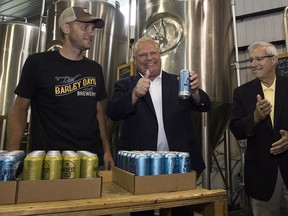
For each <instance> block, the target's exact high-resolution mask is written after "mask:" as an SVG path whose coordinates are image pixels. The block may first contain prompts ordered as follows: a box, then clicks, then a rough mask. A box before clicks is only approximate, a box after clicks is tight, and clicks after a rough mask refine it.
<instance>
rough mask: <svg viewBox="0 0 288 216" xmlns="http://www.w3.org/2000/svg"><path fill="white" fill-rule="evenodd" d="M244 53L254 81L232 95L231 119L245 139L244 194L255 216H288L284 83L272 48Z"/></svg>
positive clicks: (262, 45)
mask: <svg viewBox="0 0 288 216" xmlns="http://www.w3.org/2000/svg"><path fill="white" fill-rule="evenodd" d="M248 52H249V57H250V58H249V62H250V67H251V71H252V74H253V75H254V77H255V79H254V80H252V81H250V82H248V83H246V84H244V85H242V86H240V87H238V88H236V89H235V90H234V99H233V106H232V112H231V119H230V120H231V122H230V129H231V131H232V133H233V134H234V136H235V138H236V139H247V148H246V152H245V168H244V181H245V191H246V192H247V194H248V195H249V196H250V201H251V207H252V211H253V215H254V216H276V215H277V216H278V215H288V212H287V209H288V194H287V186H288V167H287V166H288V151H287V149H288V81H287V79H285V78H283V77H280V76H277V75H276V65H277V62H278V57H277V50H276V48H275V46H274V45H273V44H271V43H268V42H263V41H259V42H254V43H253V44H251V45H250V46H249V47H248ZM282 201H283V202H282Z"/></svg>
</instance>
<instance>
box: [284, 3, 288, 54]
mask: <svg viewBox="0 0 288 216" xmlns="http://www.w3.org/2000/svg"><path fill="white" fill-rule="evenodd" d="M287 11H288V6H287V7H285V9H284V33H285V46H286V52H288V26H287Z"/></svg>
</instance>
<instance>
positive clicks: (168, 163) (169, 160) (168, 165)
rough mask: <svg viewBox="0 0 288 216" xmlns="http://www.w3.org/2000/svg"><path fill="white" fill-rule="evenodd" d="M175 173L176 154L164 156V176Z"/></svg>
mask: <svg viewBox="0 0 288 216" xmlns="http://www.w3.org/2000/svg"><path fill="white" fill-rule="evenodd" d="M173 173H177V154H175V153H167V154H165V155H164V174H173Z"/></svg>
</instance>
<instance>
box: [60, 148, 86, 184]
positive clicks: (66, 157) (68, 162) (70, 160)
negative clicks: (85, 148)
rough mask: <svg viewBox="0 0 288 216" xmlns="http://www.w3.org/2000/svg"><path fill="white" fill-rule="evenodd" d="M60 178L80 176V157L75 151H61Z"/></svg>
mask: <svg viewBox="0 0 288 216" xmlns="http://www.w3.org/2000/svg"><path fill="white" fill-rule="evenodd" d="M62 157H63V164H62V178H63V179H75V178H80V169H81V157H80V155H79V154H78V153H76V152H75V151H63V152H62Z"/></svg>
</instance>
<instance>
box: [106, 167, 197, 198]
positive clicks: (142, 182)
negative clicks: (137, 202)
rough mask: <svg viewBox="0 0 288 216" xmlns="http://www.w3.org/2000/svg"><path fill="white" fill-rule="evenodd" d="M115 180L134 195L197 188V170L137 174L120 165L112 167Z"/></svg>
mask: <svg viewBox="0 0 288 216" xmlns="http://www.w3.org/2000/svg"><path fill="white" fill-rule="evenodd" d="M112 178H113V182H115V183H116V184H118V185H119V186H121V187H123V188H124V189H126V190H127V191H129V192H130V193H132V194H134V195H139V194H149V193H162V192H171V191H182V190H191V189H195V188H196V172H195V171H192V172H189V173H177V174H169V175H154V176H135V175H134V174H132V173H129V172H126V171H124V170H122V169H120V168H118V167H113V169H112Z"/></svg>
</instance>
